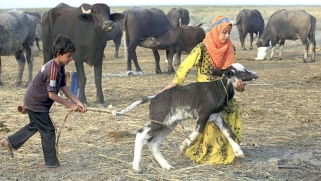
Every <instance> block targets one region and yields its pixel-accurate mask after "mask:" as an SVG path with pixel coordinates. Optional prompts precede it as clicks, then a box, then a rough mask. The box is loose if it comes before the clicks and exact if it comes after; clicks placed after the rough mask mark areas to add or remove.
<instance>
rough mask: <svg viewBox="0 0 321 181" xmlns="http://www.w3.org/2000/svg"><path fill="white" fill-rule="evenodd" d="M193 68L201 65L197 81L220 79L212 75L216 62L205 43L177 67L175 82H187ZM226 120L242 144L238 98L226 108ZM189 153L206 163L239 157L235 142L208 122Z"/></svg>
mask: <svg viewBox="0 0 321 181" xmlns="http://www.w3.org/2000/svg"><path fill="white" fill-rule="evenodd" d="M193 67H196V68H197V75H196V81H197V82H210V81H214V80H216V79H215V78H211V77H210V76H209V75H210V73H211V69H213V65H212V62H211V59H210V56H209V53H208V52H207V50H206V47H205V45H204V43H203V42H202V43H200V44H198V45H197V46H196V47H195V48H194V49H193V50H192V52H191V53H190V54H189V56H188V57H186V59H185V60H184V61H183V62H182V64H181V65H180V66H179V68H178V69H177V72H176V74H175V77H174V79H173V82H174V83H176V84H177V85H179V86H181V85H183V83H184V80H185V78H186V76H187V74H188V73H189V71H190V70H191V69H192V68H193ZM223 120H224V121H225V122H226V123H227V124H228V125H229V126H230V127H231V129H232V131H233V133H234V134H235V136H236V142H237V143H240V139H241V136H242V113H241V110H240V108H239V106H238V104H237V102H236V101H235V99H234V98H232V99H231V100H230V101H229V102H228V106H226V107H225V108H224V111H223ZM185 155H186V156H187V157H189V158H190V159H191V160H192V161H193V162H195V163H206V164H229V163H232V162H233V161H234V159H235V156H234V153H233V150H232V147H231V145H230V144H229V142H228V140H227V139H226V138H225V137H224V135H223V134H222V132H221V131H220V130H219V129H218V127H217V126H216V125H215V124H214V123H213V122H208V123H207V124H206V126H205V129H204V132H203V133H202V134H200V135H199V136H198V137H197V138H196V140H195V141H194V142H193V143H192V144H191V146H190V147H189V148H187V150H186V152H185Z"/></svg>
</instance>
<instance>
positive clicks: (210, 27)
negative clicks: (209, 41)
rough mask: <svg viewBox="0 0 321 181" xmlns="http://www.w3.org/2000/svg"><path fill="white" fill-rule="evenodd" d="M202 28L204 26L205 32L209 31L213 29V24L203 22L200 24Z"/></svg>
mask: <svg viewBox="0 0 321 181" xmlns="http://www.w3.org/2000/svg"><path fill="white" fill-rule="evenodd" d="M198 26H199V27H200V28H202V29H203V30H204V31H205V33H207V32H209V31H211V30H212V25H211V24H207V23H201V24H199V25H198Z"/></svg>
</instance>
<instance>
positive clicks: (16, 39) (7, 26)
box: [0, 10, 36, 85]
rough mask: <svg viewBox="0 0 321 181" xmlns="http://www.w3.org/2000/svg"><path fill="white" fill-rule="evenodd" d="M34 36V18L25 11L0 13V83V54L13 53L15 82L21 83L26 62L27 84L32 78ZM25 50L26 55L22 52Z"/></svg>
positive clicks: (0, 82) (0, 78) (0, 68)
mask: <svg viewBox="0 0 321 181" xmlns="http://www.w3.org/2000/svg"><path fill="white" fill-rule="evenodd" d="M35 36H36V20H35V18H34V17H33V16H31V15H28V14H26V12H25V11H21V10H11V11H6V12H1V13H0V85H3V82H2V75H1V74H2V64H1V56H3V55H15V57H16V60H17V62H18V77H17V81H16V84H17V85H20V84H21V83H22V75H23V70H24V67H25V64H26V59H27V63H28V80H27V85H28V84H29V82H30V81H31V79H32V69H33V63H34V41H35ZM24 51H25V52H26V57H25V56H24V53H23V52H24Z"/></svg>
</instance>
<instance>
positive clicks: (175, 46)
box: [138, 26, 205, 74]
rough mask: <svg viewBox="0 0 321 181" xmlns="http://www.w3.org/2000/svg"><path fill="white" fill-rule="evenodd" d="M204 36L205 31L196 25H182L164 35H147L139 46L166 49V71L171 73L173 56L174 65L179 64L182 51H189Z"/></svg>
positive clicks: (172, 70)
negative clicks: (155, 36)
mask: <svg viewBox="0 0 321 181" xmlns="http://www.w3.org/2000/svg"><path fill="white" fill-rule="evenodd" d="M204 38H205V31H204V30H203V29H202V28H200V27H198V26H183V27H176V28H173V29H171V30H169V31H168V32H166V33H165V34H164V35H162V36H160V37H158V38H154V37H148V38H146V39H142V40H141V41H140V42H139V44H138V45H139V46H141V47H144V48H151V49H158V50H166V51H168V54H166V56H167V57H166V58H167V60H168V73H169V74H170V73H173V72H174V68H173V65H172V62H173V56H174V54H175V53H177V56H176V63H175V65H176V66H179V64H180V60H181V54H182V52H183V51H184V52H187V53H190V52H191V51H192V50H193V48H194V47H195V46H196V45H197V44H198V43H200V42H202V41H203V39H204Z"/></svg>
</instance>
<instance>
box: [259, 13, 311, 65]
mask: <svg viewBox="0 0 321 181" xmlns="http://www.w3.org/2000/svg"><path fill="white" fill-rule="evenodd" d="M315 28H316V19H315V17H314V16H312V15H311V14H309V13H307V12H306V11H304V10H289V11H288V10H285V9H283V10H279V11H276V12H275V13H273V14H272V15H271V17H270V20H269V22H268V23H267V25H266V27H265V29H264V32H263V34H262V36H261V38H259V40H258V42H257V46H258V47H268V46H269V44H270V42H271V46H272V49H271V54H270V59H273V56H274V50H275V46H276V44H277V43H279V44H280V46H281V47H280V54H279V59H280V60H281V59H282V49H283V45H284V42H285V40H297V39H301V41H302V44H303V46H304V57H303V62H304V63H305V62H306V61H307V57H308V50H309V46H310V44H311V46H312V47H311V50H312V57H311V61H312V62H314V61H315V44H316V43H315ZM262 57H265V56H262Z"/></svg>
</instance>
